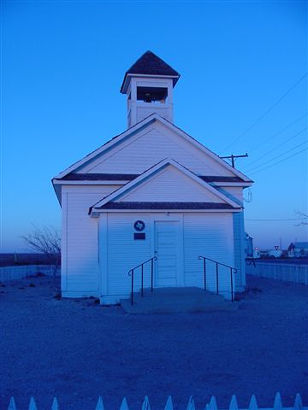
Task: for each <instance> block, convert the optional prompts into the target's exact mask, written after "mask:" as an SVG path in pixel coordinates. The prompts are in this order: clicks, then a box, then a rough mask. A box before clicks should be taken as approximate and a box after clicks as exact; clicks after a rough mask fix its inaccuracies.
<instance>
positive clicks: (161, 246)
mask: <svg viewBox="0 0 308 410" xmlns="http://www.w3.org/2000/svg"><path fill="white" fill-rule="evenodd" d="M178 250H179V222H178V221H171V222H169V221H156V222H155V254H156V256H157V262H156V274H155V278H156V279H155V285H156V286H158V287H167V286H177V284H178V283H177V282H178V281H177V277H178V264H179V255H178V253H179V251H178Z"/></svg>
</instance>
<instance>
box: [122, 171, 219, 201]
mask: <svg viewBox="0 0 308 410" xmlns="http://www.w3.org/2000/svg"><path fill="white" fill-rule="evenodd" d="M119 201H120V202H121V201H145V202H146V201H149V202H160V201H166V202H173V201H174V202H219V203H223V200H222V199H221V198H219V197H218V196H216V195H214V194H213V193H211V192H210V191H209V190H207V189H206V188H204V187H203V186H201V185H200V184H198V183H197V182H196V181H194V180H192V178H190V177H188V176H187V175H185V174H184V173H183V172H181V171H179V170H178V169H176V168H175V167H173V166H172V165H169V166H168V167H167V168H165V169H163V170H162V171H160V172H159V173H158V174H157V175H155V176H153V177H152V178H151V179H150V180H149V181H146V182H144V183H142V184H141V185H140V186H137V187H136V188H134V189H133V190H132V191H130V192H129V193H128V194H126V195H123V196H121V198H120V199H119Z"/></svg>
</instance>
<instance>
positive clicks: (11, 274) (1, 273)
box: [0, 265, 60, 282]
mask: <svg viewBox="0 0 308 410" xmlns="http://www.w3.org/2000/svg"><path fill="white" fill-rule="evenodd" d="M53 269H54V268H53V266H51V265H20V266H1V267H0V282H8V281H10V280H18V279H22V278H26V277H27V276H32V275H37V274H38V273H43V274H44V275H48V276H52V275H53V272H54V270H53ZM59 274H60V269H58V271H57V275H59Z"/></svg>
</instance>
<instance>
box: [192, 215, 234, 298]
mask: <svg viewBox="0 0 308 410" xmlns="http://www.w3.org/2000/svg"><path fill="white" fill-rule="evenodd" d="M233 246H234V244H233V218H232V215H231V214H222V213H208V214H206V213H204V214H184V266H185V285H186V286H200V287H202V286H203V265H202V264H203V261H202V260H200V259H199V256H204V257H207V258H210V259H213V260H216V261H218V262H220V263H224V264H226V265H230V266H234V260H233ZM206 267H207V288H208V289H209V290H210V291H216V276H215V275H216V271H215V264H214V263H212V262H207V265H206ZM219 291H220V293H221V294H223V295H224V296H225V297H226V298H230V297H231V293H230V269H227V268H225V267H221V266H220V267H219Z"/></svg>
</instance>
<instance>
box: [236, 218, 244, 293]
mask: <svg viewBox="0 0 308 410" xmlns="http://www.w3.org/2000/svg"><path fill="white" fill-rule="evenodd" d="M233 233H234V264H233V266H234V267H235V268H236V269H237V272H236V274H235V275H234V278H235V284H236V288H237V291H239V292H240V291H243V290H244V289H245V286H246V276H245V230H244V213H243V212H238V213H234V214H233Z"/></svg>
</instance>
